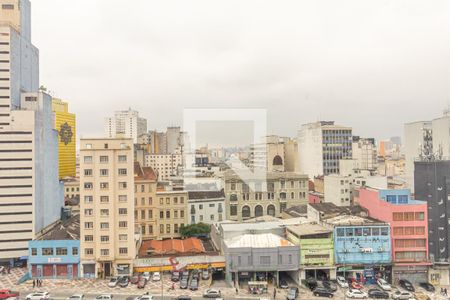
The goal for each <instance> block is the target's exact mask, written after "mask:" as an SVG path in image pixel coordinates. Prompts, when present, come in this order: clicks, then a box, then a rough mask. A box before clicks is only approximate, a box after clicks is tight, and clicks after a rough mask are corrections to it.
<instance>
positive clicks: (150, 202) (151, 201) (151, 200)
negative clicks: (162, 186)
mask: <svg viewBox="0 0 450 300" xmlns="http://www.w3.org/2000/svg"><path fill="white" fill-rule="evenodd" d="M148 205H153V199H152V197H148Z"/></svg>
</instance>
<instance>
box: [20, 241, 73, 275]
mask: <svg viewBox="0 0 450 300" xmlns="http://www.w3.org/2000/svg"><path fill="white" fill-rule="evenodd" d="M43 248H46V249H50V248H51V249H53V250H52V251H53V254H46V253H48V252H43V251H42V249H43ZM62 249H65V251H66V254H64V252H59V251H61V250H62ZM57 251H58V252H57ZM28 252H29V256H28V271H29V272H30V274H31V276H32V277H36V278H78V277H79V276H80V241H76V240H35V241H30V242H29V243H28ZM44 270H45V271H44ZM49 271H51V274H49V273H48V272H49Z"/></svg>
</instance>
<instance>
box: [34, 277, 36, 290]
mask: <svg viewBox="0 0 450 300" xmlns="http://www.w3.org/2000/svg"><path fill="white" fill-rule="evenodd" d="M35 287H36V280H34V279H33V289H34V288H35Z"/></svg>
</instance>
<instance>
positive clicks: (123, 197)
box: [119, 195, 127, 202]
mask: <svg viewBox="0 0 450 300" xmlns="http://www.w3.org/2000/svg"><path fill="white" fill-rule="evenodd" d="M119 201H120V202H127V195H119Z"/></svg>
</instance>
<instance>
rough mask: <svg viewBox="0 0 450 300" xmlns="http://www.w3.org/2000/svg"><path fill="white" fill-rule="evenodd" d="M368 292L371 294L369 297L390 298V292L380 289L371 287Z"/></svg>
mask: <svg viewBox="0 0 450 300" xmlns="http://www.w3.org/2000/svg"><path fill="white" fill-rule="evenodd" d="M367 294H368V295H369V298H375V299H389V293H388V292H385V291H382V290H379V289H370V290H369V292H368V293H367Z"/></svg>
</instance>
